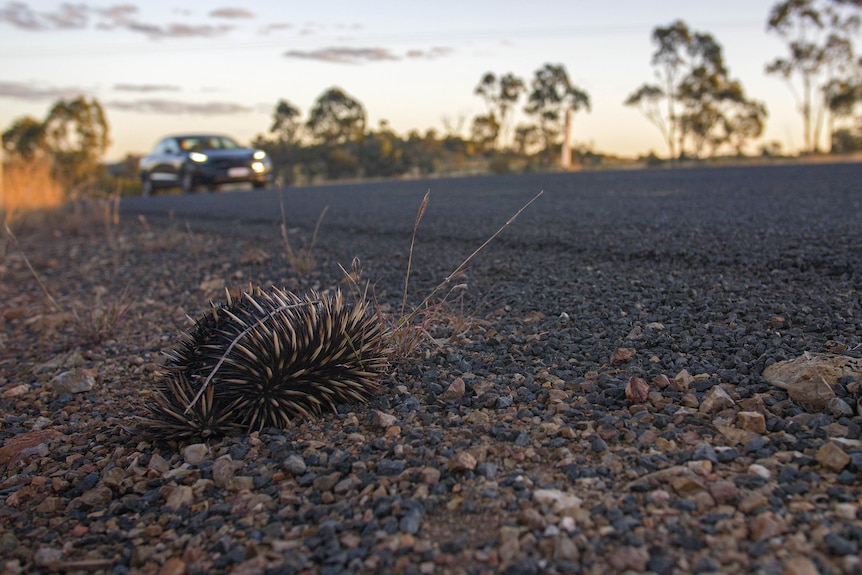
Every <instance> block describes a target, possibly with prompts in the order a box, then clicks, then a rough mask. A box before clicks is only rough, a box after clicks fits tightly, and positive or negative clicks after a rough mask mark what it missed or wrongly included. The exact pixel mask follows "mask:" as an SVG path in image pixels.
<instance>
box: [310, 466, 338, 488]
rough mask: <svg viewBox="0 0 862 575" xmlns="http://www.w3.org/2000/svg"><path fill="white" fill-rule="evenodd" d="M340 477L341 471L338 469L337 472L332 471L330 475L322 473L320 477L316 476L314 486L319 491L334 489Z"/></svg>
mask: <svg viewBox="0 0 862 575" xmlns="http://www.w3.org/2000/svg"><path fill="white" fill-rule="evenodd" d="M339 479H341V473H339V472H338V471H336V472H335V473H330V474H329V475H321V476H320V477H316V478H315V479H314V482H313V485H314V488H315V489H317V490H318V491H332V488H333V487H335V485H336V484H337V483H338V480H339Z"/></svg>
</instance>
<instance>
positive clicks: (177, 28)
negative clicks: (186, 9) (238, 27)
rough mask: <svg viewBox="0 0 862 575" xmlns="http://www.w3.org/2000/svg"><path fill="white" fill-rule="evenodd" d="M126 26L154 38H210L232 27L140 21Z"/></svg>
mask: <svg viewBox="0 0 862 575" xmlns="http://www.w3.org/2000/svg"><path fill="white" fill-rule="evenodd" d="M126 28H128V29H129V30H131V31H132V32H138V33H140V34H144V35H146V36H149V37H150V38H152V39H154V40H161V39H162V38H194V37H203V38H212V37H214V36H221V35H222V34H225V33H226V32H228V31H230V30H232V29H233V26H210V25H208V24H200V25H197V26H192V25H189V24H167V25H165V26H158V25H156V24H142V23H140V22H129V23H128V24H127V25H126Z"/></svg>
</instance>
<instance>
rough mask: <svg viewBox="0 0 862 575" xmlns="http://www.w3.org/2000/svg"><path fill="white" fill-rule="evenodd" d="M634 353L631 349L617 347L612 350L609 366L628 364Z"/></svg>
mask: <svg viewBox="0 0 862 575" xmlns="http://www.w3.org/2000/svg"><path fill="white" fill-rule="evenodd" d="M635 353H637V352H636V351H635V349H634V348H632V347H618V348H617V349H616V350H614V353H613V355H611V365H620V364H621V363H628V362H630V361H631V360H632V358H634V356H635Z"/></svg>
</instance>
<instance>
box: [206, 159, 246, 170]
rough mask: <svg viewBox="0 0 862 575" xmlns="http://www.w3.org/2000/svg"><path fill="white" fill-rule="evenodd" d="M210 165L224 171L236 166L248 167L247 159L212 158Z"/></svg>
mask: <svg viewBox="0 0 862 575" xmlns="http://www.w3.org/2000/svg"><path fill="white" fill-rule="evenodd" d="M210 165H211V166H212V167H214V168H218V169H221V170H226V169H227V168H235V167H237V166H248V165H249V159H248V158H213V159H211V160H210Z"/></svg>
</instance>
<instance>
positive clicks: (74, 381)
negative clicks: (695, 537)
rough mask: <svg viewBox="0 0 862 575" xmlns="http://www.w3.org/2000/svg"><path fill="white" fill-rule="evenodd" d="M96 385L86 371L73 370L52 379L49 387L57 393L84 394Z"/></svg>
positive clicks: (91, 374) (94, 379)
mask: <svg viewBox="0 0 862 575" xmlns="http://www.w3.org/2000/svg"><path fill="white" fill-rule="evenodd" d="M94 385H96V378H95V377H94V376H93V373H92V372H91V371H90V370H88V369H81V368H75V369H71V370H69V371H64V372H63V373H61V374H59V375H57V376H56V377H54V379H52V380H51V383H50V386H51V388H52V389H53V390H54V391H55V392H56V393H57V395H62V394H64V393H84V392H85V391H90V390H91V389H93V386H94Z"/></svg>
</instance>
